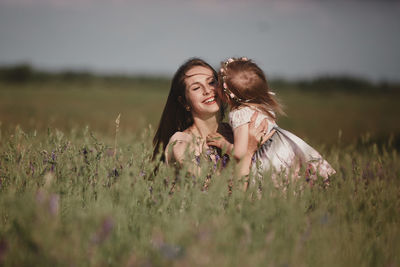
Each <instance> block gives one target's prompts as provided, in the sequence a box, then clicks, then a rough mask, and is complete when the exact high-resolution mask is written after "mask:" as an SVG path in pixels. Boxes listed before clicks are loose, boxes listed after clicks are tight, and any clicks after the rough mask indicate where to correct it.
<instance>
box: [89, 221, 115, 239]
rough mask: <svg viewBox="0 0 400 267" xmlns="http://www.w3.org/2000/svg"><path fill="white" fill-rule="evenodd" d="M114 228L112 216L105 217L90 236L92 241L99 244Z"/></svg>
mask: <svg viewBox="0 0 400 267" xmlns="http://www.w3.org/2000/svg"><path fill="white" fill-rule="evenodd" d="M113 228H114V220H113V219H112V217H107V218H105V219H104V220H103V222H102V224H101V227H100V228H99V229H98V230H97V232H96V233H95V234H94V236H93V238H92V242H93V243H95V244H100V243H102V242H103V241H104V240H106V239H107V238H108V236H109V235H110V233H111V231H112V229H113Z"/></svg>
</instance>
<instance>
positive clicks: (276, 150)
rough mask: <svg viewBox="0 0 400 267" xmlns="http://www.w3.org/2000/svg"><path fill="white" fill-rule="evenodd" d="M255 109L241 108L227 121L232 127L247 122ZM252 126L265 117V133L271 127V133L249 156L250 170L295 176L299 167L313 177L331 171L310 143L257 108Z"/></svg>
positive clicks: (324, 176) (332, 170)
mask: <svg viewBox="0 0 400 267" xmlns="http://www.w3.org/2000/svg"><path fill="white" fill-rule="evenodd" d="M255 111H256V110H255V109H252V108H250V107H247V106H246V107H243V108H239V109H235V110H233V111H231V112H230V113H229V123H230V125H231V127H232V129H233V130H234V129H235V128H237V127H239V126H241V125H243V124H245V123H249V122H250V118H251V116H252V115H253V113H254V112H255ZM258 112H259V114H258V116H257V119H256V122H255V126H256V127H257V126H258V125H259V124H260V123H261V121H262V120H263V119H264V118H267V120H268V133H269V132H270V131H271V130H273V129H275V130H276V132H275V134H274V135H273V136H272V137H271V138H270V139H269V140H268V141H267V142H266V143H264V144H263V145H262V146H261V147H260V148H259V149H258V150H257V152H256V153H255V155H254V157H253V164H252V172H253V173H263V172H266V171H269V170H272V171H273V172H274V173H275V174H276V173H279V172H284V173H285V174H286V175H288V174H289V173H290V172H291V171H292V172H294V174H295V175H296V176H298V175H299V174H300V173H299V170H300V169H301V168H302V167H303V168H305V169H306V172H308V175H307V174H306V178H311V179H316V177H317V174H318V175H319V176H321V177H323V178H325V179H327V178H328V177H329V176H330V175H332V174H334V173H335V170H334V169H333V168H332V167H331V165H330V164H329V163H328V162H327V161H326V160H324V159H323V158H322V156H321V155H320V154H319V153H318V152H317V151H316V150H315V149H314V148H312V147H311V146H310V145H308V144H307V143H306V142H304V141H303V140H302V139H300V138H299V137H297V136H296V135H294V134H292V133H291V132H289V131H286V130H284V129H281V128H279V127H278V125H277V124H276V123H275V122H274V121H273V120H271V119H270V117H268V116H267V115H266V114H264V113H262V112H261V111H258Z"/></svg>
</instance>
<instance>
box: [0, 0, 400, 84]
mask: <svg viewBox="0 0 400 267" xmlns="http://www.w3.org/2000/svg"><path fill="white" fill-rule="evenodd" d="M232 56H246V57H248V58H251V59H253V60H254V61H255V62H256V63H258V64H259V65H260V66H261V68H262V69H263V70H264V71H265V72H266V74H267V76H269V77H271V76H273V77H282V78H287V79H297V78H311V77H316V76H318V75H352V76H357V77H360V78H366V79H369V80H373V81H396V82H398V81H400V0H391V1H390V0H381V1H378V0H375V1H374V0H364V1H361V0H347V1H344V0H336V1H327V0H325V1H324V0H269V1H268V0H247V1H243V0H147V1H146V0H0V65H5V64H16V63H30V64H32V65H33V66H35V67H37V68H40V69H44V70H53V71H58V70H65V69H69V70H71V69H74V70H88V71H94V72H99V73H120V74H147V75H172V74H173V73H174V72H175V70H176V69H177V68H178V67H179V65H180V64H182V63H183V62H184V61H185V60H186V59H188V58H190V57H201V58H203V59H205V60H206V61H208V62H209V63H211V65H213V66H215V67H217V66H218V65H219V62H221V61H222V60H225V59H226V58H229V57H232Z"/></svg>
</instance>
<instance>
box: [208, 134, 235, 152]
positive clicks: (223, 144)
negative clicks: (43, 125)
mask: <svg viewBox="0 0 400 267" xmlns="http://www.w3.org/2000/svg"><path fill="white" fill-rule="evenodd" d="M206 143H207V145H209V146H215V147H218V148H221V149H222V151H223V153H226V154H231V152H232V150H233V144H231V143H229V142H228V140H226V139H225V137H224V136H222V135H221V134H220V133H211V134H209V135H208V136H207V138H206Z"/></svg>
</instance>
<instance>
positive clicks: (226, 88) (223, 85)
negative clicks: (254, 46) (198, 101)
mask: <svg viewBox="0 0 400 267" xmlns="http://www.w3.org/2000/svg"><path fill="white" fill-rule="evenodd" d="M235 61H249V59H248V58H247V57H240V58H233V57H231V58H228V59H227V60H226V61H225V62H223V63H222V64H221V65H222V67H221V69H220V73H221V76H222V87H223V89H224V92H225V93H226V94H227V95H229V97H230V98H231V99H232V100H234V101H236V102H239V103H240V102H242V103H248V102H250V101H252V100H253V99H246V100H244V99H241V98H239V97H237V96H236V95H235V94H234V93H232V91H231V90H229V88H228V85H227V84H226V72H227V67H228V65H229V64H230V63H232V62H235ZM268 93H269V94H270V95H275V93H274V92H270V91H269V92H268Z"/></svg>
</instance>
